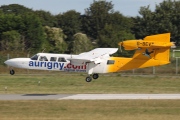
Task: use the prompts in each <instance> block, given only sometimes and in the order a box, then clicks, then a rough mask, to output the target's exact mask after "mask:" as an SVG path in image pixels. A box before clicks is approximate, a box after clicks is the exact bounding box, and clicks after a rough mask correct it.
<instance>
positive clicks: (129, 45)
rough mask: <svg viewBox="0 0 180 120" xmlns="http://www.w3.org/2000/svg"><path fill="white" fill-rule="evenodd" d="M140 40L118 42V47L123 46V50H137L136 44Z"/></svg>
mask: <svg viewBox="0 0 180 120" xmlns="http://www.w3.org/2000/svg"><path fill="white" fill-rule="evenodd" d="M139 41H142V40H127V41H123V42H120V43H119V45H121V46H123V47H124V49H125V50H135V49H138V48H139V47H138V44H137V43H138V42H139Z"/></svg>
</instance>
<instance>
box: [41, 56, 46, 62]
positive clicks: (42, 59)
mask: <svg viewBox="0 0 180 120" xmlns="http://www.w3.org/2000/svg"><path fill="white" fill-rule="evenodd" d="M39 61H48V59H47V57H46V56H40V58H39Z"/></svg>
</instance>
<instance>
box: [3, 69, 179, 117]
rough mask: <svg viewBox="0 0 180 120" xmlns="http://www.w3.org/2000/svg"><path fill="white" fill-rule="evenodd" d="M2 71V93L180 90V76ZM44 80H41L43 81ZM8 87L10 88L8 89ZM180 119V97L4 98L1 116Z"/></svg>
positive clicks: (151, 91)
mask: <svg viewBox="0 0 180 120" xmlns="http://www.w3.org/2000/svg"><path fill="white" fill-rule="evenodd" d="M85 77H86V76H85V75H84V74H66V73H56V72H55V73H54V72H53V73H51V72H49V73H48V72H46V74H21V75H20V74H16V75H14V76H11V75H7V74H6V75H2V74H1V75H0V94H15V93H21V94H31V93H35V94H49V93H51V94H60V93H71V94H72V93H178V94H179V93H180V80H179V76H164V77H163V76H161V77H160V76H123V75H121V74H108V75H100V78H99V79H98V80H93V81H92V82H91V83H87V82H85ZM39 81H40V83H39ZM5 87H7V90H5ZM93 119H94V120H96V119H98V120H179V119H180V100H93V101H91V100H27V101H22V100H20V101H15V100H14V101H0V120H93Z"/></svg>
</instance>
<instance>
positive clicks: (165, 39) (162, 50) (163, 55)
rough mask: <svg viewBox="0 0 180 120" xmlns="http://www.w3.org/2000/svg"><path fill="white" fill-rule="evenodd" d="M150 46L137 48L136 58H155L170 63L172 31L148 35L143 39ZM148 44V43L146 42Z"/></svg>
mask: <svg viewBox="0 0 180 120" xmlns="http://www.w3.org/2000/svg"><path fill="white" fill-rule="evenodd" d="M143 42H144V43H147V45H149V46H147V47H146V46H144V47H142V48H139V50H136V52H135V54H134V56H133V58H135V59H147V60H148V59H155V60H160V61H164V62H167V63H169V51H170V46H171V45H173V43H171V42H170V33H165V34H158V35H152V36H147V37H145V38H144V40H143ZM145 45H146V44H145Z"/></svg>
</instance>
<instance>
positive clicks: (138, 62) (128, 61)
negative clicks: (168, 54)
mask: <svg viewBox="0 0 180 120" xmlns="http://www.w3.org/2000/svg"><path fill="white" fill-rule="evenodd" d="M110 60H114V61H115V62H114V64H110V65H108V67H107V68H108V70H107V72H118V71H123V70H131V69H136V68H145V67H151V66H159V65H164V64H168V63H169V62H167V61H160V60H155V59H148V60H147V59H146V60H144V59H134V58H124V57H110Z"/></svg>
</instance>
